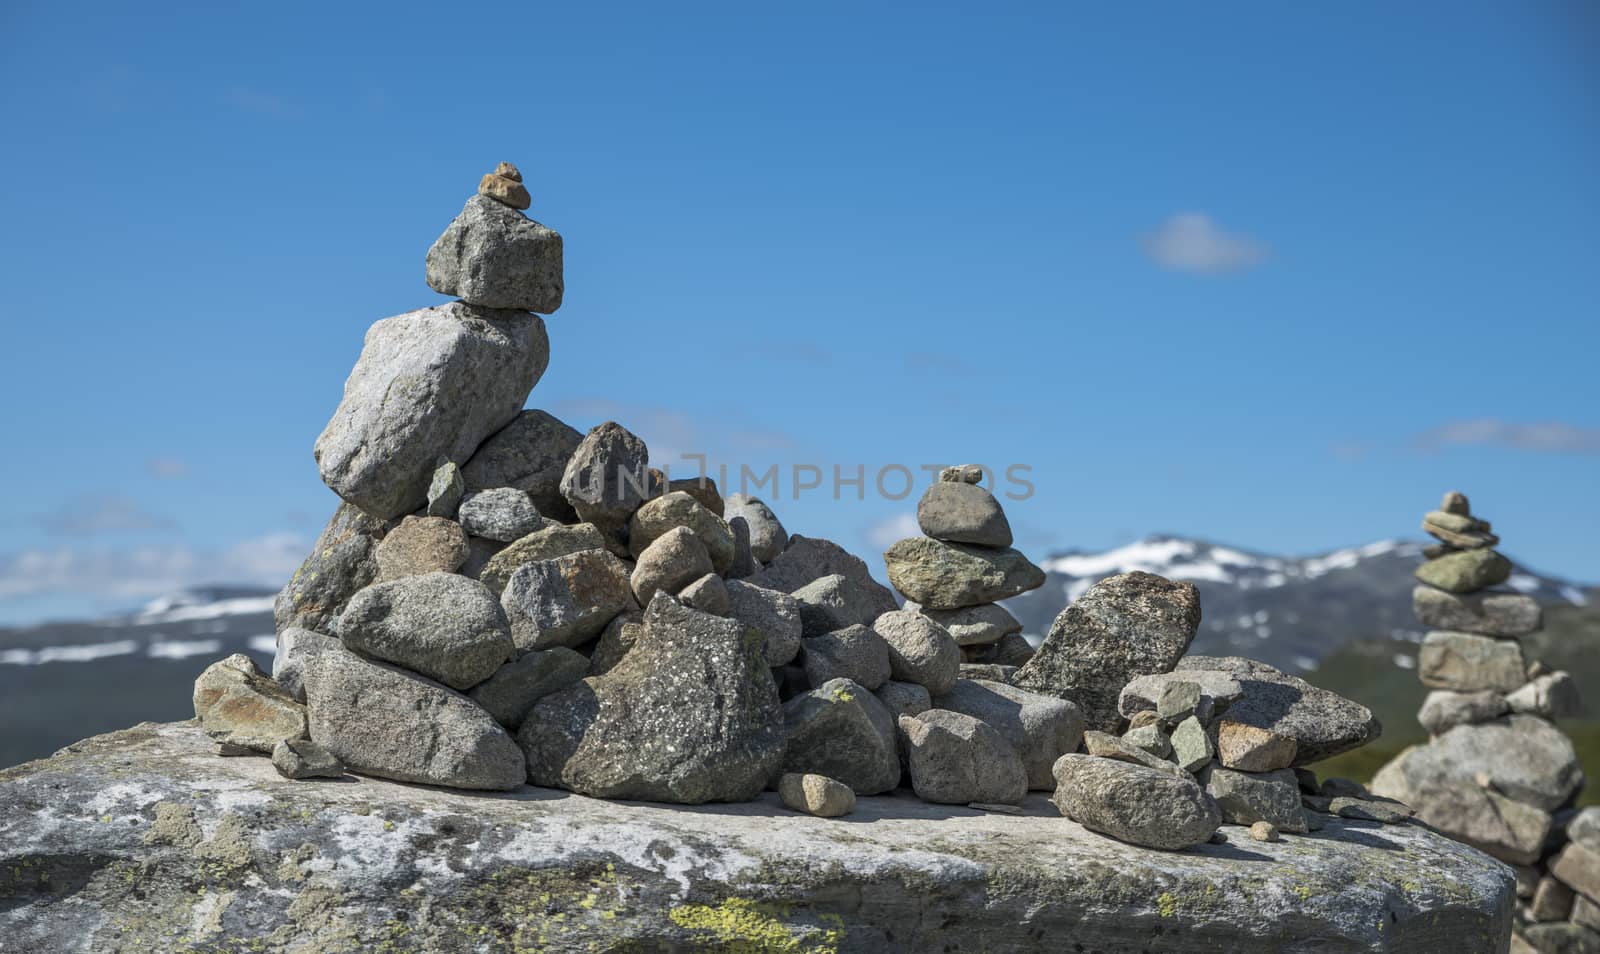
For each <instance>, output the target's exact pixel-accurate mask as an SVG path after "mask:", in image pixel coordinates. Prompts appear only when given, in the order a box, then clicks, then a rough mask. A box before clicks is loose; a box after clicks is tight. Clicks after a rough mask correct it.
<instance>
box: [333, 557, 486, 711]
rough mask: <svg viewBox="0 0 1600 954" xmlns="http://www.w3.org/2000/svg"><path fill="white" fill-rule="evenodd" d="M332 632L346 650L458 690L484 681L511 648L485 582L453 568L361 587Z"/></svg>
mask: <svg viewBox="0 0 1600 954" xmlns="http://www.w3.org/2000/svg"><path fill="white" fill-rule="evenodd" d="M339 638H340V639H341V640H342V641H343V642H344V645H345V648H347V649H353V650H355V651H357V652H360V653H365V654H366V655H368V656H372V657H375V658H377V659H382V660H384V661H386V662H392V663H394V664H396V665H398V666H404V667H405V668H407V669H409V670H411V671H412V672H417V673H421V674H422V675H424V676H427V677H428V678H430V679H436V680H438V681H439V682H442V683H444V684H445V685H447V686H449V687H450V688H452V689H461V690H466V689H470V688H472V687H473V686H476V685H477V684H478V683H480V682H482V681H484V680H485V679H488V678H489V677H490V676H491V675H493V674H494V671H495V670H496V669H499V668H500V666H501V664H502V663H504V662H505V661H506V660H507V659H509V658H511V652H512V642H511V628H510V626H509V625H507V623H506V615H505V613H504V612H502V611H501V609H500V602H499V601H498V600H496V599H495V598H494V594H493V593H491V592H489V588H488V587H487V586H484V585H483V584H482V583H479V582H478V581H477V580H469V579H467V578H466V577H464V576H456V575H455V574H453V573H427V574H424V575H422V576H408V577H405V578H403V579H399V580H395V581H394V582H392V583H378V584H375V585H373V586H369V587H367V588H366V589H364V590H362V591H361V592H360V593H357V594H356V595H355V597H354V598H353V599H351V600H350V606H349V607H348V608H347V609H346V610H345V611H344V615H343V616H341V617H340V618H339Z"/></svg>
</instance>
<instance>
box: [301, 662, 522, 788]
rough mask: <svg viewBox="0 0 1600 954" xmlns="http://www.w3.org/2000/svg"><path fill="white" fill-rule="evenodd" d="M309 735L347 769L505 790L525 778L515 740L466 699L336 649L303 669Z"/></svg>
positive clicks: (429, 782) (427, 782) (426, 782)
mask: <svg viewBox="0 0 1600 954" xmlns="http://www.w3.org/2000/svg"><path fill="white" fill-rule="evenodd" d="M306 708H307V711H308V712H309V714H310V717H311V740H312V741H314V742H317V743H318V744H320V745H321V746H322V747H323V748H325V749H327V750H328V751H329V752H331V753H333V756H334V757H335V758H337V759H338V760H339V761H341V762H343V763H344V764H345V767H346V768H348V769H350V770H351V771H353V772H360V773H362V774H364V775H377V776H379V777H382V778H392V779H395V780H396V781H401V782H418V783H421V784H423V785H443V786H447V787H449V788H475V789H489V790H494V791H509V790H511V789H513V788H516V787H517V786H519V785H521V784H522V783H523V782H524V781H526V779H527V769H526V767H525V765H524V763H523V759H522V752H521V751H520V750H519V749H518V748H517V744H516V742H515V741H514V740H513V739H512V738H511V736H510V735H509V734H508V733H507V732H506V730H505V729H502V728H501V727H500V725H499V723H497V722H495V721H494V719H493V717H491V716H490V715H489V713H487V712H485V711H484V710H483V709H482V708H480V707H479V706H478V705H477V704H476V703H474V702H473V701H472V700H471V699H468V698H467V697H466V696H464V695H462V694H460V693H459V692H456V691H454V690H452V689H449V688H447V687H445V686H443V685H440V684H439V683H437V682H434V681H433V680H431V679H427V678H424V677H422V676H418V675H416V674H414V673H409V672H406V671H405V670H403V669H399V668H396V667H394V666H389V665H385V664H383V663H378V662H372V661H369V660H366V659H362V658H361V657H360V656H357V655H356V654H355V653H352V652H349V651H348V650H343V649H332V650H329V651H327V652H325V653H323V654H322V655H321V656H318V657H317V664H316V666H315V667H313V668H312V669H311V670H310V671H309V672H307V673H306Z"/></svg>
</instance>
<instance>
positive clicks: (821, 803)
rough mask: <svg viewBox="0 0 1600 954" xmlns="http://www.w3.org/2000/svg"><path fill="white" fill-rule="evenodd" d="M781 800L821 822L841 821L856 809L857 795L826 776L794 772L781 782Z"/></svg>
mask: <svg viewBox="0 0 1600 954" xmlns="http://www.w3.org/2000/svg"><path fill="white" fill-rule="evenodd" d="M778 797H779V798H781V799H783V804H784V805H785V806H787V807H789V808H792V809H794V810H795V811H797V812H805V813H806V814H808V815H815V816H817V817H818V818H838V817H839V816H840V815H848V814H850V813H851V812H852V811H855V807H856V793H855V792H852V791H850V786H848V785H846V784H844V783H843V782H836V781H834V780H833V779H831V778H828V777H827V776H826V775H798V774H796V773H794V772H790V773H789V774H787V775H785V776H784V777H783V778H781V779H779V780H778Z"/></svg>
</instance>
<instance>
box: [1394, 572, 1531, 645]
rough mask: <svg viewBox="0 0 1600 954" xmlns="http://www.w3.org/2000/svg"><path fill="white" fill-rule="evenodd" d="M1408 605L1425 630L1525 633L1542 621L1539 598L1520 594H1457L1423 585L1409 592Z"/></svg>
mask: <svg viewBox="0 0 1600 954" xmlns="http://www.w3.org/2000/svg"><path fill="white" fill-rule="evenodd" d="M1411 608H1412V610H1413V611H1414V612H1415V613H1416V615H1417V619H1418V620H1419V621H1420V622H1421V623H1422V625H1424V626H1426V627H1428V628H1429V629H1446V630H1452V631H1454V632H1458V633H1477V634H1478V635H1480V636H1510V637H1517V636H1526V635H1527V634H1529V633H1533V632H1537V631H1538V629H1539V627H1540V626H1541V625H1543V623H1544V611H1543V610H1542V609H1540V607H1539V601H1538V600H1536V599H1534V598H1533V597H1531V596H1524V595H1522V594H1521V593H1495V592H1488V593H1470V594H1467V595H1466V596H1461V595H1458V594H1456V593H1447V592H1445V591H1444V590H1441V589H1438V588H1436V587H1432V586H1427V585H1425V584H1423V585H1418V586H1417V587H1416V588H1415V589H1413V590H1412V591H1411Z"/></svg>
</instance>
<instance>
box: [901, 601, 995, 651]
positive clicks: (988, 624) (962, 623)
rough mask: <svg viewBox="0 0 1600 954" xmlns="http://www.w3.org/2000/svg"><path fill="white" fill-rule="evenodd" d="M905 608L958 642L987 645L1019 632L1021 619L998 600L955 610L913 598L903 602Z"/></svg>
mask: <svg viewBox="0 0 1600 954" xmlns="http://www.w3.org/2000/svg"><path fill="white" fill-rule="evenodd" d="M905 608H906V610H907V611H908V612H912V613H918V614H920V615H922V616H926V617H928V618H929V619H931V620H933V621H934V622H935V623H938V624H939V625H940V626H943V627H944V628H945V629H946V630H948V631H949V633H950V635H951V636H953V637H955V641H956V643H957V644H959V645H961V646H988V645H991V644H994V643H998V642H999V641H1000V640H1002V639H1004V638H1005V637H1007V636H1015V635H1020V634H1021V632H1022V623H1020V622H1019V621H1018V620H1017V618H1016V617H1015V616H1012V615H1011V613H1010V612H1009V611H1007V610H1006V608H1005V607H1004V606H1001V605H1000V604H998V603H985V604H983V605H982V606H967V607H963V608H961V609H957V610H936V609H929V608H928V607H926V606H922V605H920V604H918V603H916V602H914V601H913V602H908V603H906V606H905Z"/></svg>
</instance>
